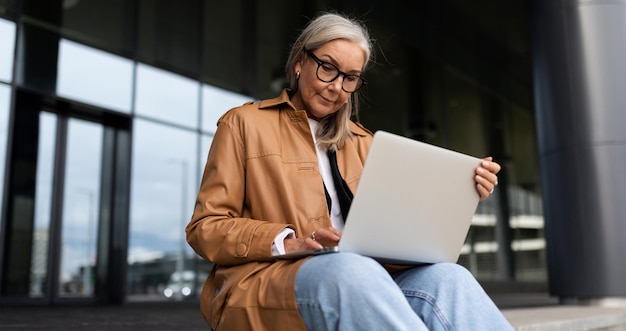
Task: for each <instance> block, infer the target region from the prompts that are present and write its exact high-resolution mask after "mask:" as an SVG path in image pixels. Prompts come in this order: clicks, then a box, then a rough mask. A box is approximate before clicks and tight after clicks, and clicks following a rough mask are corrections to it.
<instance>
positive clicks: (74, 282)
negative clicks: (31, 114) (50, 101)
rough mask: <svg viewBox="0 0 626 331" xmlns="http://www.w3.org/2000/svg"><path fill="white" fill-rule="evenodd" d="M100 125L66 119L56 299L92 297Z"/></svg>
mask: <svg viewBox="0 0 626 331" xmlns="http://www.w3.org/2000/svg"><path fill="white" fill-rule="evenodd" d="M102 136H103V128H102V126H100V125H98V124H95V123H90V122H85V121H81V120H77V119H70V120H69V127H68V141H67V164H66V168H65V183H64V189H65V192H64V196H63V221H62V222H63V225H62V241H63V246H62V247H63V251H62V255H61V269H60V272H61V274H60V277H59V281H60V284H59V296H61V297H77V296H78V297H91V296H93V285H94V269H95V261H96V254H97V251H96V248H97V240H96V238H97V235H96V232H97V227H98V216H97V215H98V214H99V213H98V209H99V204H98V201H100V177H101V176H100V174H101V167H100V166H101V163H102Z"/></svg>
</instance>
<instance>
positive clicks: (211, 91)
mask: <svg viewBox="0 0 626 331" xmlns="http://www.w3.org/2000/svg"><path fill="white" fill-rule="evenodd" d="M253 100H254V99H253V98H252V97H247V96H245V95H241V94H238V93H234V92H230V91H227V90H224V89H221V88H218V87H214V86H210V85H203V86H202V130H203V131H206V132H211V133H213V132H215V129H216V128H217V120H218V119H219V118H220V116H222V114H224V113H225V112H226V111H228V110H229V109H231V108H233V107H236V106H241V105H243V104H244V103H245V102H248V101H253Z"/></svg>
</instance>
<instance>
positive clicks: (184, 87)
mask: <svg viewBox="0 0 626 331" xmlns="http://www.w3.org/2000/svg"><path fill="white" fill-rule="evenodd" d="M199 91H200V84H199V83H198V82H197V81H194V80H191V79H189V78H185V77H182V76H180V75H176V74H173V73H171V72H167V71H165V70H161V69H157V68H154V67H151V66H147V65H144V64H139V65H138V66H137V96H136V99H135V111H136V112H137V114H138V115H144V116H146V117H151V118H154V119H158V120H163V121H168V122H172V123H176V124H180V125H184V126H187V127H191V128H197V127H198V109H199V107H198V99H199Z"/></svg>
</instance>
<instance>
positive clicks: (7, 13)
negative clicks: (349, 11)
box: [0, 0, 17, 18]
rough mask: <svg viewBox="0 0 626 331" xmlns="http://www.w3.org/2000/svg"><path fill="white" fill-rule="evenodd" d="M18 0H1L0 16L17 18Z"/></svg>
mask: <svg viewBox="0 0 626 331" xmlns="http://www.w3.org/2000/svg"><path fill="white" fill-rule="evenodd" d="M16 1H17V0H0V16H4V17H9V18H15V12H16V10H17V8H16V6H17V5H16V3H15V2H16Z"/></svg>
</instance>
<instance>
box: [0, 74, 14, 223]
mask: <svg viewBox="0 0 626 331" xmlns="http://www.w3.org/2000/svg"><path fill="white" fill-rule="evenodd" d="M10 101H11V88H10V87H9V86H8V85H4V84H0V171H2V176H0V188H2V187H4V177H5V176H4V163H5V162H4V160H5V157H6V154H7V135H8V134H9V108H10V105H11V103H10ZM2 192H3V190H0V201H2ZM0 224H2V218H0Z"/></svg>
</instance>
